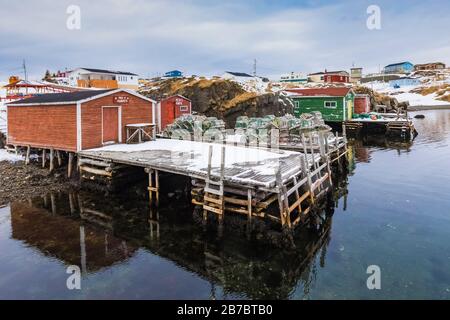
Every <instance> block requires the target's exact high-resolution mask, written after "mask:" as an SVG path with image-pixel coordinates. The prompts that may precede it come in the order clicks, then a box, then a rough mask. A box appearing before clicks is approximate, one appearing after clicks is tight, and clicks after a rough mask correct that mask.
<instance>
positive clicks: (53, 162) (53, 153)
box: [50, 149, 55, 172]
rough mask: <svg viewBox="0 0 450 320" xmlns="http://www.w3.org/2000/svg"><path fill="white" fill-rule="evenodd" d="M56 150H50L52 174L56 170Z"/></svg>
mask: <svg viewBox="0 0 450 320" xmlns="http://www.w3.org/2000/svg"><path fill="white" fill-rule="evenodd" d="M54 158H55V150H53V149H50V172H53V169H55V159H54Z"/></svg>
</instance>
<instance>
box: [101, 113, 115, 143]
mask: <svg viewBox="0 0 450 320" xmlns="http://www.w3.org/2000/svg"><path fill="white" fill-rule="evenodd" d="M102 109H103V133H102V134H103V143H106V144H107V143H115V142H119V108H118V107H103V108H102Z"/></svg>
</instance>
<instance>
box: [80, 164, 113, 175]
mask: <svg viewBox="0 0 450 320" xmlns="http://www.w3.org/2000/svg"><path fill="white" fill-rule="evenodd" d="M80 170H81V171H85V172H89V173H92V174H97V175H100V176H106V177H112V172H108V171H105V170H101V169H95V168H91V167H87V166H83V165H81V166H80Z"/></svg>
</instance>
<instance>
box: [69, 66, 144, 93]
mask: <svg viewBox="0 0 450 320" xmlns="http://www.w3.org/2000/svg"><path fill="white" fill-rule="evenodd" d="M68 78H69V85H71V86H74V87H83V88H99V89H117V88H120V89H133V90H137V89H138V87H139V83H138V81H139V76H138V75H137V74H135V73H131V72H124V71H112V70H104V69H92V68H78V69H75V70H73V71H70V72H69V73H68Z"/></svg>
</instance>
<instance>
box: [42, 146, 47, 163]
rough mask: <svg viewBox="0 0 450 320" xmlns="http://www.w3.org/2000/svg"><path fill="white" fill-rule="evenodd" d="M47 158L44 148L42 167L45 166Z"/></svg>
mask: <svg viewBox="0 0 450 320" xmlns="http://www.w3.org/2000/svg"><path fill="white" fill-rule="evenodd" d="M45 160H46V154H45V149H42V168H45Z"/></svg>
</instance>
